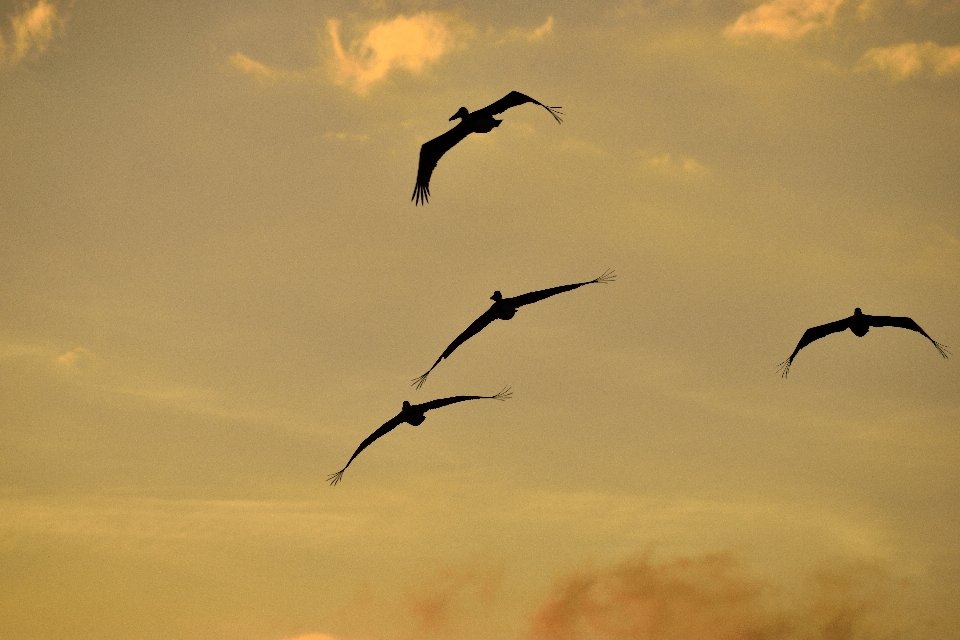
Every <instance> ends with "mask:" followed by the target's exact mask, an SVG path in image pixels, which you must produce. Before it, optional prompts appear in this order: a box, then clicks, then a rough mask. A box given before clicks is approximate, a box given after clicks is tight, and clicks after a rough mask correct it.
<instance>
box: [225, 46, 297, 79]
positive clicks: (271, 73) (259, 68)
mask: <svg viewBox="0 0 960 640" xmlns="http://www.w3.org/2000/svg"><path fill="white" fill-rule="evenodd" d="M229 60H230V64H232V65H233V66H234V67H236V68H237V69H239V70H240V71H242V72H244V73H246V74H248V75H251V76H253V77H254V78H256V79H257V80H260V81H261V82H265V81H270V82H276V81H277V80H280V79H284V78H286V79H299V78H300V74H299V73H297V72H295V71H287V70H284V69H275V68H274V67H268V66H267V65H265V64H263V63H262V62H257V61H256V60H254V59H253V58H249V57H247V56H246V55H244V54H242V53H240V52H239V51H238V52H237V53H235V54H233V55H232V56H230V58H229Z"/></svg>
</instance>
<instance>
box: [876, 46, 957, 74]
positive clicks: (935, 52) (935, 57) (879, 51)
mask: <svg viewBox="0 0 960 640" xmlns="http://www.w3.org/2000/svg"><path fill="white" fill-rule="evenodd" d="M870 69H876V70H879V71H883V72H884V73H886V74H887V75H889V76H890V77H891V78H892V79H893V80H898V81H899V80H906V79H908V78H911V77H913V76H916V75H919V74H920V72H921V71H923V70H924V69H931V70H932V71H933V73H934V74H935V75H938V76H945V75H949V74H953V73H958V72H960V46H953V47H941V46H940V45H938V44H936V43H935V42H904V43H903V44H899V45H896V46H893V47H875V48H873V49H870V50H869V51H867V52H866V53H865V54H863V56H862V57H861V58H860V61H859V62H858V63H857V70H858V71H866V70H870Z"/></svg>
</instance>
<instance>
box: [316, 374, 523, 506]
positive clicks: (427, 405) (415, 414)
mask: <svg viewBox="0 0 960 640" xmlns="http://www.w3.org/2000/svg"><path fill="white" fill-rule="evenodd" d="M512 395H513V392H512V391H510V387H504V388H503V389H502V390H501V391H500V393H498V394H497V395H495V396H451V397H449V398H439V399H437V400H431V401H430V402H424V403H422V404H410V402H409V401H407V400H404V401H403V408H402V409H400V413H398V414H397V415H395V416H393V417H392V418H390V419H389V420H387V421H386V422H385V423H383V426H381V427H380V428H379V429H377V430H376V431H374V432H373V433H371V434H370V435H369V436H367V438H366V440H364V441H363V442H361V443H360V446H359V447H357V450H356V451H354V452H353V455H352V456H350V459H349V460H347V464H346V466H344V467H343V469H340V471H337V472H336V473H331V474H330V475H329V476H327V480H328V481H329V482H330V486H331V487H335V486H337V483H338V482H340V479H341V478H343V472H344V471H346V470H347V467H349V466H350V463H351V462H353V459H354V458H356V457H357V456H358V455H360V452H361V451H363V450H364V449H366V448H367V447H369V446H370V445H371V444H372V443H373V441H374V440H376V439H377V438H379V437H380V436H383V435H386V434H388V433H390V432H391V431H393V430H394V429H396V428H397V427H398V426H400V425H401V424H403V423H404V422H406V423H407V424H412V425H413V426H415V427H417V426H420V425H421V424H423V421H424V420H426V419H427V417H426V416H425V415H424V414H425V413H426V412H427V411H430V410H431V409H439V408H440V407H445V406H447V405H448V404H454V403H457V402H464V401H466V400H483V399H486V400H507V399H509V398H510V396H512Z"/></svg>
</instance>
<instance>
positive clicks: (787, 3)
mask: <svg viewBox="0 0 960 640" xmlns="http://www.w3.org/2000/svg"><path fill="white" fill-rule="evenodd" d="M841 4H843V0H772V2H767V3H765V4H762V5H760V6H759V7H757V8H755V9H753V10H751V11H747V12H746V13H743V14H741V15H740V17H739V18H737V21H736V22H734V23H733V24H731V25H730V26H728V27H727V28H726V29H724V32H723V33H724V35H726V36H727V37H728V38H742V37H745V36H768V37H771V38H777V39H779V40H796V39H798V38H800V37H802V36H804V35H806V34H807V33H809V32H811V31H813V30H814V29H819V28H821V27H827V26H830V25H831V24H832V23H833V19H834V17H835V16H836V13H837V9H838V8H839V7H840V5H841Z"/></svg>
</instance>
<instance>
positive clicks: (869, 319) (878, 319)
mask: <svg viewBox="0 0 960 640" xmlns="http://www.w3.org/2000/svg"><path fill="white" fill-rule="evenodd" d="M870 327H900V328H901V329H910V330H911V331H916V332H917V333H919V334H921V335H922V336H924V337H925V338H926V339H927V340H929V341H930V342H932V343H933V346H934V347H936V348H937V351H939V352H940V355H941V356H943V357H944V358H946V357H947V353H948V351H947V347H946V346H944V345H942V344H940V343H939V342H937V341H936V340H934V339H933V338H931V337H930V336H929V335H927V332H926V331H924V330H923V329H922V328H920V325H918V324H917V323H916V322H914V321H913V320H912V319H911V318H907V317H905V316H871V315H868V314H865V313H863V312H862V311H861V310H860V307H857V308H856V309H854V311H853V315H852V316H849V317H847V318H843V319H842V320H835V321H833V322H828V323H827V324H822V325H820V326H817V327H811V328H809V329H807V330H806V331H804V332H803V336H801V337H800V342H798V343H797V348H796V349H794V350H793V353H792V354H790V357H789V358H787V359H786V360H784V361H783V362H781V363H780V366H779V368H780V369H782V371H783V377H784V378H786V377H787V374H788V373H789V372H790V365H791V364H792V363H793V359H794V358H795V357H797V354H798V353H800V349H803V348H804V347H805V346H807V345H808V344H810V343H811V342H813V341H815V340H819V339H820V338H824V337H826V336H828V335H830V334H832V333H839V332H841V331H845V330H847V329H850V331H851V332H852V333H853V335H855V336H857V337H858V338H862V337H863V336H865V335H867V333H869V332H870Z"/></svg>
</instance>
